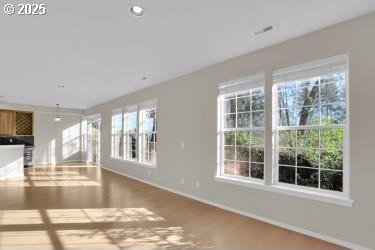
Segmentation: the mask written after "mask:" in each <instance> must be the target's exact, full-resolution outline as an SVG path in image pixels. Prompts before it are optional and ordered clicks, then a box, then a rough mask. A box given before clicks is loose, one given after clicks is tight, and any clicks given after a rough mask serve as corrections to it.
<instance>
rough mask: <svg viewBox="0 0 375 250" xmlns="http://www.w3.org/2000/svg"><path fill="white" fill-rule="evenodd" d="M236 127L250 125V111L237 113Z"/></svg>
mask: <svg viewBox="0 0 375 250" xmlns="http://www.w3.org/2000/svg"><path fill="white" fill-rule="evenodd" d="M237 127H238V128H248V127H250V113H239V114H238V115H237Z"/></svg>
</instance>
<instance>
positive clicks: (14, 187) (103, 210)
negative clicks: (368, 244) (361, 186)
mask: <svg viewBox="0 0 375 250" xmlns="http://www.w3.org/2000/svg"><path fill="white" fill-rule="evenodd" d="M0 197H1V202H0V249H124V248H131V249H159V248H170V249H180V248H185V249H186V248H194V249H197V248H199V249H201V248H210V249H342V248H341V247H339V246H336V245H333V244H331V243H327V242H324V241H321V240H318V239H314V238H311V237H308V236H305V235H302V234H298V233H295V232H292V231H289V230H285V229H282V228H279V227H275V226H272V225H270V224H267V223H264V222H260V221H257V220H254V219H251V218H247V217H244V216H241V215H237V214H234V213H231V212H228V211H225V210H222V209H219V208H215V207H212V206H209V205H206V204H203V203H200V202H197V201H194V200H191V199H188V198H185V197H182V196H179V195H176V194H173V193H170V192H167V191H164V190H161V189H158V188H155V187H152V186H149V185H146V184H143V183H141V182H138V181H134V180H132V179H129V178H126V177H123V176H120V175H117V174H114V173H112V172H109V171H106V170H102V169H100V168H98V167H95V166H86V165H64V166H35V167H33V168H29V169H27V170H25V178H24V180H11V181H10V180H9V181H0Z"/></svg>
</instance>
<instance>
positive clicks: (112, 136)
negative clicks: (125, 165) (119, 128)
mask: <svg viewBox="0 0 375 250" xmlns="http://www.w3.org/2000/svg"><path fill="white" fill-rule="evenodd" d="M114 115H121V119H122V125H124V115H123V110H122V109H114V110H112V115H111V152H110V154H111V158H112V159H121V156H114V148H115V141H114V139H113V138H114V136H115V134H113V125H114V124H113V116H114ZM120 136H123V135H120ZM123 153H124V152H123Z"/></svg>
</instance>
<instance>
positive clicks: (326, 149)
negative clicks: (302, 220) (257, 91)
mask: <svg viewBox="0 0 375 250" xmlns="http://www.w3.org/2000/svg"><path fill="white" fill-rule="evenodd" d="M273 79H274V83H275V85H274V86H275V88H274V96H275V102H276V104H277V105H276V106H277V107H276V110H275V118H276V120H275V123H276V124H275V129H276V130H275V131H276V133H275V139H276V140H275V157H274V158H275V166H276V168H275V171H274V174H275V175H274V176H275V182H276V183H277V184H282V185H284V184H285V185H293V186H295V187H299V188H302V189H303V188H313V189H315V190H321V191H323V192H332V191H335V192H344V191H347V190H344V189H345V187H346V185H345V178H344V177H345V175H347V174H348V171H347V170H346V161H345V157H346V154H345V152H346V150H347V149H346V145H345V143H344V142H345V140H346V138H347V133H346V131H347V124H348V123H347V112H346V108H347V105H346V100H347V98H346V93H347V91H346V89H347V57H346V56H336V57H331V58H327V59H324V60H320V61H316V62H312V63H309V64H303V65H297V66H293V67H288V68H285V69H281V70H277V71H275V72H274V74H273Z"/></svg>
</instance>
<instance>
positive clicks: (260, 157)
mask: <svg viewBox="0 0 375 250" xmlns="http://www.w3.org/2000/svg"><path fill="white" fill-rule="evenodd" d="M250 160H251V162H264V148H258V147H252V148H251V158H250Z"/></svg>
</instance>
